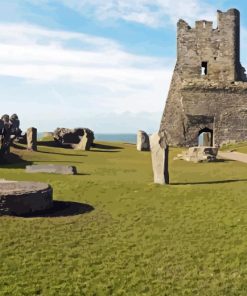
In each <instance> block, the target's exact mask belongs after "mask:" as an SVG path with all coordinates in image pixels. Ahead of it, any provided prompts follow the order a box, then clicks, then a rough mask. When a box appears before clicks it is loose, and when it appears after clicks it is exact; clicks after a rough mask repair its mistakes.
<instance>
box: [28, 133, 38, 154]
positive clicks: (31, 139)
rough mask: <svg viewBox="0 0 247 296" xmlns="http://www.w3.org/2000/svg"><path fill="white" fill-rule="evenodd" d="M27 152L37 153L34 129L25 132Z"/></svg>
mask: <svg viewBox="0 0 247 296" xmlns="http://www.w3.org/2000/svg"><path fill="white" fill-rule="evenodd" d="M27 150H30V151H37V129H36V128H35V127H30V128H29V129H28V130H27Z"/></svg>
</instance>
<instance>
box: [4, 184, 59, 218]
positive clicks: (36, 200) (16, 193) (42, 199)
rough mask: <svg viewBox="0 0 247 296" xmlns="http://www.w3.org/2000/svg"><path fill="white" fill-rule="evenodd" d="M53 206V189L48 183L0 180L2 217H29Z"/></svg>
mask: <svg viewBox="0 0 247 296" xmlns="http://www.w3.org/2000/svg"><path fill="white" fill-rule="evenodd" d="M52 205H53V200H52V188H51V186H50V185H48V184H46V183H40V182H19V181H6V180H0V215H16V216H21V215H27V214H31V213H35V212H39V211H44V210H47V209H50V208H51V207H52Z"/></svg>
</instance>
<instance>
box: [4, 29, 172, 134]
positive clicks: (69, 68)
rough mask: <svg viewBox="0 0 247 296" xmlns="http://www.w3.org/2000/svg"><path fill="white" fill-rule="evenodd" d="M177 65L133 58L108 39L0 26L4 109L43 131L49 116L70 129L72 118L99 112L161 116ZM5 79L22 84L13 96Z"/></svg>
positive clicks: (151, 58)
mask: <svg viewBox="0 0 247 296" xmlns="http://www.w3.org/2000/svg"><path fill="white" fill-rule="evenodd" d="M6 32H8V34H6ZM74 42H76V44H77V46H76V49H75V47H74ZM173 63H174V61H172V60H166V59H161V58H155V57H149V56H137V55H134V54H130V53H128V52H126V51H125V50H123V48H122V47H121V46H120V45H119V44H118V43H116V42H114V41H112V40H109V39H105V38H98V37H95V36H91V35H86V34H80V33H73V32H64V31H53V30H48V29H45V28H41V27H36V26H31V25H26V24H0V91H1V93H2V95H3V96H6V97H5V100H4V102H3V103H2V104H1V109H2V112H3V111H4V110H5V111H4V112H5V113H6V112H7V113H11V112H14V111H11V110H13V106H16V107H18V110H19V112H18V111H16V110H15V112H17V113H19V114H22V118H26V120H27V122H30V121H31V120H32V118H35V120H38V121H39V123H40V124H41V125H42V126H45V125H44V122H46V123H47V122H51V117H52V119H53V120H54V119H56V122H57V124H56V125H67V126H68V125H71V124H72V120H71V119H72V116H71V114H73V120H74V119H76V118H77V119H80V118H86V115H87V116H88V114H91V115H90V116H91V117H92V118H96V117H97V116H98V115H97V114H99V113H109V114H110V113H111V112H114V113H117V114H120V113H123V112H132V113H133V112H134V113H139V112H147V111H148V112H162V109H163V107H164V99H165V97H166V92H167V90H168V87H169V84H170V78H171V72H172V67H173ZM1 76H2V78H1ZM4 77H12V79H16V78H17V79H19V80H20V79H21V80H20V81H22V83H18V84H16V85H15V87H14V89H15V92H14V90H11V91H10V90H9V88H11V86H10V85H9V84H4V83H1V79H6V78H4ZM12 87H13V86H12ZM10 102H11V103H10ZM28 109H29V110H30V109H31V110H32V112H29V111H28ZM47 109H49V112H47ZM9 110H10V111H9ZM51 114H54V115H53V116H51ZM59 122H60V124H59ZM102 127H103V126H102ZM41 128H42V127H41ZM101 131H104V130H101Z"/></svg>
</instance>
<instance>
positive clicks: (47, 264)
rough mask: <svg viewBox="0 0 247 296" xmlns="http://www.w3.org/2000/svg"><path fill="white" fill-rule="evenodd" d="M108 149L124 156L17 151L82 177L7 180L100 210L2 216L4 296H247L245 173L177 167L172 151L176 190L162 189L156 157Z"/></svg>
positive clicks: (2, 172)
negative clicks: (44, 185) (47, 187)
mask: <svg viewBox="0 0 247 296" xmlns="http://www.w3.org/2000/svg"><path fill="white" fill-rule="evenodd" d="M105 144H106V143H105ZM108 144H109V143H108ZM111 145H113V146H117V147H120V148H121V149H118V148H117V149H110V150H109V149H107V150H106V149H99V148H94V149H93V150H92V151H87V152H84V151H73V150H68V149H62V148H51V147H44V146H40V147H39V152H37V153H32V152H27V151H25V150H19V152H18V153H19V154H20V155H21V156H22V157H23V159H24V160H26V161H28V162H33V163H44V162H47V163H56V164H71V165H75V166H76V167H77V168H78V172H79V173H80V175H77V176H61V175H52V174H26V173H25V172H24V168H23V165H24V164H20V165H9V166H2V167H0V176H1V178H6V179H11V180H35V181H43V182H48V183H50V184H51V185H52V186H53V188H54V199H55V200H62V201H76V202H80V203H84V204H89V205H91V206H92V207H94V210H93V211H91V212H89V213H84V214H81V215H74V216H67V217H38V218H18V217H0V226H1V227H0V229H1V236H0V241H1V245H0V256H1V257H0V258H1V265H0V271H1V272H0V295H11V296H12V295H28V296H29V295H54V296H55V295H66V296H67V295H71V296H72V295H86V296H90V295H137V296H139V295H151V296H153V295H210V296H211V295H229V296H233V295H247V227H246V226H247V165H246V164H243V163H238V162H234V161H225V162H218V163H199V164H195V163H188V162H184V161H180V160H177V161H173V160H172V159H173V157H174V156H175V155H176V154H177V153H178V152H179V151H180V150H179V149H171V153H170V158H171V159H170V179H171V183H172V184H171V185H169V186H159V185H155V184H153V183H152V171H151V161H150V153H148V152H137V151H136V148H135V146H134V145H130V144H121V143H115V144H112V143H111ZM109 151H111V152H109Z"/></svg>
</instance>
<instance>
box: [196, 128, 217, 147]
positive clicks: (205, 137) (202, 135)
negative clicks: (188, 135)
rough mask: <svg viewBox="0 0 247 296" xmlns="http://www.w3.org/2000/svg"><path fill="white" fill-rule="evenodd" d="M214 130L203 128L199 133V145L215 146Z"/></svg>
mask: <svg viewBox="0 0 247 296" xmlns="http://www.w3.org/2000/svg"><path fill="white" fill-rule="evenodd" d="M213 143H214V141H213V130H212V129H210V128H207V127H205V128H203V129H201V130H200V131H199V133H198V146H213Z"/></svg>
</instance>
